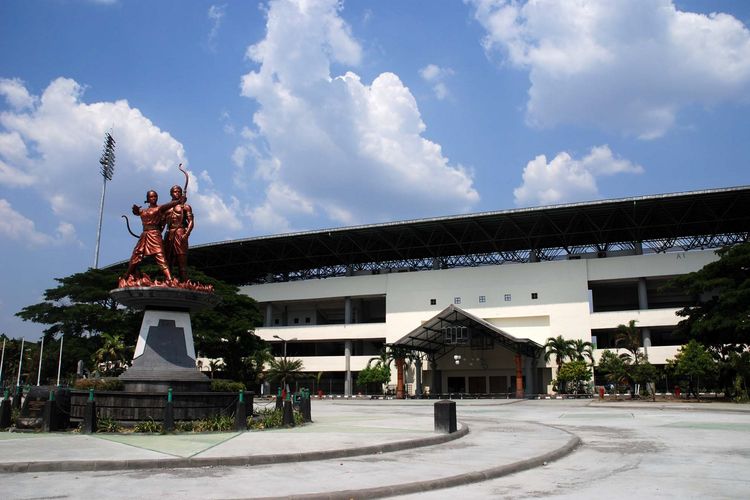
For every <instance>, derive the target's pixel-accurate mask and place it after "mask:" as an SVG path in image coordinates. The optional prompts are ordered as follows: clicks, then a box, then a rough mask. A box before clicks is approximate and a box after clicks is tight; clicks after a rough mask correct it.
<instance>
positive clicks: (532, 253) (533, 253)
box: [529, 248, 539, 262]
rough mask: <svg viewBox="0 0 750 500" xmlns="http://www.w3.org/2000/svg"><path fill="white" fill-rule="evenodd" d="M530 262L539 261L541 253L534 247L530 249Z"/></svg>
mask: <svg viewBox="0 0 750 500" xmlns="http://www.w3.org/2000/svg"><path fill="white" fill-rule="evenodd" d="M529 262H539V255H537V253H536V250H534V249H533V248H532V249H531V250H529Z"/></svg>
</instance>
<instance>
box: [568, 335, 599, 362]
mask: <svg viewBox="0 0 750 500" xmlns="http://www.w3.org/2000/svg"><path fill="white" fill-rule="evenodd" d="M570 346H571V348H572V354H573V358H575V359H576V360H577V361H586V360H587V359H588V360H589V363H590V364H594V344H592V343H591V342H584V341H583V340H582V339H576V340H573V341H572V343H571V345H570Z"/></svg>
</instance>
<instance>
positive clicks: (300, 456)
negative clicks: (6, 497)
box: [0, 423, 469, 474]
mask: <svg viewBox="0 0 750 500" xmlns="http://www.w3.org/2000/svg"><path fill="white" fill-rule="evenodd" d="M468 433H469V427H468V426H467V425H466V424H463V423H462V424H461V428H460V429H459V430H457V431H456V432H454V433H452V434H439V435H437V436H430V437H425V438H419V439H412V440H408V441H397V442H394V443H384V444H378V445H372V446H363V447H360V448H344V449H338V450H324V451H310V452H304V453H282V454H275V455H246V456H233V457H191V458H157V459H136V460H71V461H60V462H51V461H33V462H8V463H0V474H3V473H19V472H21V473H23V472H81V471H91V472H96V471H114V470H138V469H181V468H190V467H222V466H227V467H236V466H243V465H268V464H279V463H291V462H310V461H315V460H328V459H332V458H346V457H356V456H360V455H376V454H378V453H389V452H393V451H402V450H409V449H413V448H423V447H425V446H433V445H437V444H443V443H448V442H450V441H454V440H456V439H459V438H462V437H464V436H466V435H467V434H468Z"/></svg>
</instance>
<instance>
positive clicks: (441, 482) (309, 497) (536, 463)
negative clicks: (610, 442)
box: [253, 427, 581, 500]
mask: <svg viewBox="0 0 750 500" xmlns="http://www.w3.org/2000/svg"><path fill="white" fill-rule="evenodd" d="M555 429H558V428H557V427H555ZM558 430H560V431H562V432H565V433H566V434H569V435H570V439H569V440H568V442H567V443H565V444H564V445H563V446H561V447H560V448H558V449H556V450H552V451H550V452H547V453H543V454H541V455H537V456H535V457H531V458H527V459H525V460H519V461H517V462H512V463H509V464H506V465H499V466H497V467H491V468H489V469H484V470H480V471H475V472H466V473H464V474H458V475H455V476H449V477H444V478H441V479H430V480H426V481H416V482H413V483H401V484H394V485H391V486H376V487H373V488H364V489H361V490H340V491H330V492H325V493H309V494H304V495H289V496H285V497H282V498H286V499H290V500H323V499H328V500H355V499H367V498H384V497H391V496H397V495H409V494H412V493H424V492H427V491H434V490H440V489H444V488H452V487H454V486H463V485H467V484H472V483H480V482H482V481H488V480H490V479H497V478H499V477H503V476H507V475H510V474H515V473H516V472H521V471H525V470H529V469H533V468H535V467H540V466H543V465H547V463H549V462H552V461H555V460H558V459H560V458H563V457H564V456H566V455H568V454H570V453H572V452H573V451H574V450H575V449H576V448H578V446H580V445H581V438H579V437H578V436H576V435H575V434H573V433H571V432H568V431H566V430H564V429H558ZM253 498H254V499H255V500H270V499H271V498H279V497H253Z"/></svg>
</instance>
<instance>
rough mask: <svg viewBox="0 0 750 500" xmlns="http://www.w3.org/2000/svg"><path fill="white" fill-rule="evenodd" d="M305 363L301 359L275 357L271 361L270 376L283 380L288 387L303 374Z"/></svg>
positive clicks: (270, 377) (279, 380) (282, 383)
mask: <svg viewBox="0 0 750 500" xmlns="http://www.w3.org/2000/svg"><path fill="white" fill-rule="evenodd" d="M302 370H303V365H302V360H301V359H290V358H286V357H285V358H274V359H273V360H271V361H270V362H269V367H268V372H267V373H268V378H269V379H271V380H272V381H274V382H276V381H278V382H281V385H282V386H283V387H284V388H286V387H287V384H288V383H289V382H291V381H292V380H294V379H297V378H300V376H301V375H302Z"/></svg>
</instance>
